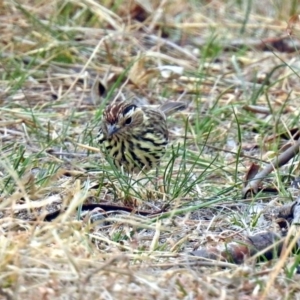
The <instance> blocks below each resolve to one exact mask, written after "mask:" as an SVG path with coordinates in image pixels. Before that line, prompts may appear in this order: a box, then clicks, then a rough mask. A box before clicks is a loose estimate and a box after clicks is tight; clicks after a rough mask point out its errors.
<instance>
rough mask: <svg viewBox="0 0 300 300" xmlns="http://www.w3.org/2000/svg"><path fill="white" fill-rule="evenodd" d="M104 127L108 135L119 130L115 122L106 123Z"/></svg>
mask: <svg viewBox="0 0 300 300" xmlns="http://www.w3.org/2000/svg"><path fill="white" fill-rule="evenodd" d="M106 128H107V133H108V136H112V135H113V134H115V133H116V132H117V131H118V130H119V128H118V127H117V126H116V125H115V124H107V126H106Z"/></svg>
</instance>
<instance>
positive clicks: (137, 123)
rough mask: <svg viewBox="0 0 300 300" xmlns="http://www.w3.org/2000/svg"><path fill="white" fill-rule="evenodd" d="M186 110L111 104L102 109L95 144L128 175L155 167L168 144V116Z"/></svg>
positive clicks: (179, 106) (171, 104) (172, 103)
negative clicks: (96, 142)
mask: <svg viewBox="0 0 300 300" xmlns="http://www.w3.org/2000/svg"><path fill="white" fill-rule="evenodd" d="M185 108H186V104H185V103H184V102H175V101H169V102H166V103H164V104H163V105H161V106H159V107H157V108H153V107H151V106H143V105H137V104H135V102H133V101H128V100H124V101H121V102H113V103H111V104H109V105H107V107H106V108H105V109H104V111H103V116H102V122H101V126H100V130H99V132H98V136H97V138H98V142H99V143H100V149H102V152H103V153H104V155H105V156H108V157H109V158H110V159H112V161H113V163H114V165H115V166H116V167H117V168H118V169H123V170H124V171H125V172H127V173H140V172H141V171H142V172H148V171H149V170H151V169H153V168H157V167H158V166H159V163H160V161H161V159H162V157H163V155H164V154H165V152H166V146H167V144H168V141H169V134H168V126H167V120H166V119H167V116H169V115H171V114H172V113H174V112H176V111H180V110H183V109H185Z"/></svg>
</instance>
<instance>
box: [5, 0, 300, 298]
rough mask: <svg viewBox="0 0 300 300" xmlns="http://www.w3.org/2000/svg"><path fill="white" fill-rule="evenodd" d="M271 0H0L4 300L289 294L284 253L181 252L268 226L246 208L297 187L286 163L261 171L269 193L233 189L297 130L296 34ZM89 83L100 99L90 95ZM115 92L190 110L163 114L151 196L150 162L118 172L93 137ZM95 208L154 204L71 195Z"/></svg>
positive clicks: (286, 11)
mask: <svg viewBox="0 0 300 300" xmlns="http://www.w3.org/2000/svg"><path fill="white" fill-rule="evenodd" d="M254 2H255V3H254ZM273 2H274V1H268V0H263V1H259V2H258V1H252V2H251V1H250V0H249V1H238V0H234V1H220V0H216V1H214V0H213V1H193V0H189V1H183V0H165V1H156V0H152V1H151V0H145V1H144V0H143V1H133V0H132V1H122V0H121V1H109V0H104V1H94V0H85V1H72V0H69V1H68V0H61V1H54V0H48V1H44V0H40V1H38V0H24V1H19V2H17V1H10V0H4V1H2V2H0V21H1V22H0V24H1V25H0V33H1V39H0V58H1V60H0V70H1V81H0V95H1V96H0V101H1V107H0V137H1V143H0V146H1V148H0V156H1V161H0V174H1V179H0V187H1V194H0V199H1V204H0V217H1V219H0V229H1V233H2V235H1V242H0V254H1V264H0V270H1V281H0V282H1V285H0V294H1V295H2V297H3V299H4V298H7V299H19V298H23V299H245V300H246V299H263V298H266V299H298V298H300V285H299V274H297V273H296V272H294V270H295V269H296V268H297V266H298V263H299V257H298V256H297V255H295V254H291V249H289V248H288V246H287V248H286V251H283V254H282V255H281V256H280V257H279V258H277V259H273V260H272V261H269V262H260V263H258V262H256V261H255V260H254V259H251V258H248V259H247V260H246V261H245V262H244V263H243V264H241V265H237V264H233V263H231V262H221V261H213V260H210V259H206V260H201V259H199V258H198V257H195V256H193V255H191V254H190V253H191V252H192V251H193V250H196V249H199V248H201V247H207V246H210V247H218V246H219V245H221V244H222V245H223V244H226V243H227V242H230V241H231V240H232V239H233V238H235V237H238V236H240V235H246V234H252V233H257V232H260V231H261V230H265V229H267V230H278V228H277V227H276V226H275V225H274V222H273V223H272V221H269V222H268V221H266V220H264V219H263V213H262V210H261V209H262V208H264V207H266V206H267V207H268V206H276V205H281V203H284V202H286V203H287V202H289V201H292V199H293V197H296V196H298V191H297V190H293V191H291V190H289V189H287V187H286V182H285V178H286V177H287V176H296V177H297V176H298V173H299V165H298V160H297V158H295V160H294V161H292V162H289V164H288V165H286V166H285V167H283V168H282V169H280V170H277V172H274V174H272V177H270V178H269V182H270V185H272V186H274V187H276V188H277V189H278V191H279V192H278V194H277V195H276V196H274V195H270V194H264V195H262V194H259V195H257V196H255V197H253V198H252V199H246V200H243V199H241V191H242V182H243V178H244V176H245V174H246V172H247V170H248V168H249V166H250V165H251V163H253V162H256V163H259V164H261V165H262V166H263V165H264V163H265V162H266V161H270V160H271V159H272V158H273V157H274V156H276V155H277V154H278V153H279V152H280V147H281V144H282V139H281V136H280V135H279V134H281V133H283V132H286V131H287V129H291V128H294V127H297V126H298V124H299V104H298V103H299V93H300V88H299V86H300V85H299V76H298V70H299V49H298V47H297V45H298V37H299V35H298V36H297V34H298V32H297V31H296V29H297V28H295V32H294V33H295V35H294V36H292V37H287V36H286V35H287V34H286V27H287V22H288V20H289V18H290V16H291V15H294V14H296V13H297V11H299V9H300V7H299V4H298V3H297V1H289V3H288V4H287V3H285V4H284V5H283V4H280V3H279V2H280V1H279V2H278V1H277V2H278V4H277V6H276V4H274V3H273ZM283 2H284V1H282V3H283ZM99 3H101V4H99ZM139 3H140V4H139ZM251 3H252V4H251ZM296 25H297V23H296V24H295V26H296ZM278 37H281V38H282V39H280V41H279V42H277V44H276V43H272V42H270V41H272V39H273V38H278ZM267 39H268V42H269V44H268V47H269V48H268V49H266V48H267V46H266V44H265V41H266V40H267ZM280 47H281V49H280ZM286 49H289V51H286ZM291 49H292V50H293V51H292V52H291ZM105 76H106V80H104V79H103V78H104V77H105ZM99 80H100V81H101V82H103V81H105V83H107V86H106V88H107V93H106V95H107V96H105V95H104V96H102V97H95V93H96V94H97V92H98V90H97V87H98V85H96V84H98V82H99ZM91 91H93V93H91ZM92 94H93V95H94V96H91V95H92ZM116 94H118V95H119V96H120V95H121V96H122V97H125V98H126V97H129V95H131V96H132V95H134V96H135V97H138V98H139V99H140V101H141V102H142V103H147V104H159V103H162V102H164V101H166V99H173V100H180V101H186V102H187V103H188V104H189V108H188V110H187V111H185V112H183V113H180V114H177V115H176V116H175V117H173V118H170V120H169V124H170V133H171V137H172V140H173V143H172V146H170V147H169V149H168V153H167V155H166V156H165V158H164V162H163V163H162V166H161V169H160V173H159V175H160V176H159V185H160V186H159V189H158V190H155V189H154V177H155V171H153V173H151V172H150V173H149V174H147V175H146V177H145V176H141V177H144V178H140V177H139V178H128V177H127V176H126V175H124V174H121V173H120V172H118V171H116V170H115V169H114V168H113V166H112V165H111V164H109V163H108V162H106V161H104V160H103V159H102V157H101V154H100V153H99V150H98V145H97V144H96V143H95V142H94V139H93V137H95V136H96V134H97V128H98V127H99V122H100V119H101V113H102V110H103V107H104V106H105V105H106V103H107V102H108V101H111V99H113V98H114V97H115V96H116ZM97 96H98V94H97ZM249 105H252V109H245V107H246V106H247V107H248V108H249ZM253 107H254V108H255V109H258V108H261V107H263V108H264V109H267V112H266V114H258V113H255V112H253ZM271 135H277V136H278V138H276V139H273V140H272V142H266V138H268V137H269V136H271ZM103 202H105V203H112V204H118V205H124V204H126V205H131V206H134V205H137V206H138V208H139V209H143V210H146V211H157V210H158V209H160V208H162V207H163V206H164V205H165V204H166V203H168V204H169V208H168V211H167V212H166V213H164V214H162V215H160V216H156V217H151V216H142V215H139V214H133V213H132V214H130V213H126V212H124V211H114V212H108V213H107V214H99V212H98V214H97V212H95V211H94V212H92V213H90V214H91V215H92V216H94V217H95V216H96V217H99V218H100V219H99V220H98V222H95V223H91V222H90V221H89V217H90V216H91V215H90V214H88V215H87V216H85V217H84V216H83V211H81V205H82V203H103ZM60 208H66V212H65V213H64V214H62V215H60V216H59V217H58V218H56V219H55V220H53V221H52V222H45V221H43V218H42V216H43V215H44V214H45V213H46V212H51V211H55V210H56V209H60ZM104 217H105V218H104ZM274 228H275V229H274Z"/></svg>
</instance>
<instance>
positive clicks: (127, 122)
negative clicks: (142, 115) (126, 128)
mask: <svg viewBox="0 0 300 300" xmlns="http://www.w3.org/2000/svg"><path fill="white" fill-rule="evenodd" d="M131 122H132V118H131V117H130V118H128V119H126V121H125V125H129V124H130V123H131Z"/></svg>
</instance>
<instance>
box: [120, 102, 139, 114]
mask: <svg viewBox="0 0 300 300" xmlns="http://www.w3.org/2000/svg"><path fill="white" fill-rule="evenodd" d="M135 109H136V105H134V104H132V105H128V106H127V107H125V109H124V110H123V116H125V115H126V114H128V113H129V112H130V111H131V110H135Z"/></svg>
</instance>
